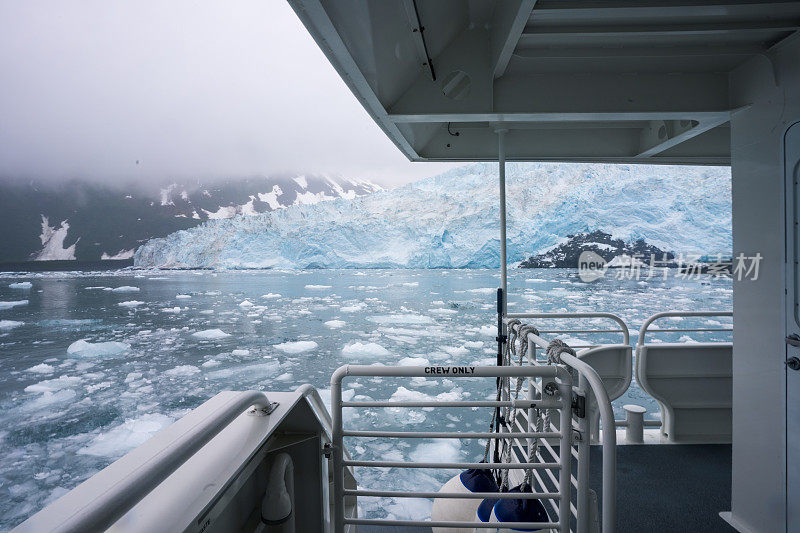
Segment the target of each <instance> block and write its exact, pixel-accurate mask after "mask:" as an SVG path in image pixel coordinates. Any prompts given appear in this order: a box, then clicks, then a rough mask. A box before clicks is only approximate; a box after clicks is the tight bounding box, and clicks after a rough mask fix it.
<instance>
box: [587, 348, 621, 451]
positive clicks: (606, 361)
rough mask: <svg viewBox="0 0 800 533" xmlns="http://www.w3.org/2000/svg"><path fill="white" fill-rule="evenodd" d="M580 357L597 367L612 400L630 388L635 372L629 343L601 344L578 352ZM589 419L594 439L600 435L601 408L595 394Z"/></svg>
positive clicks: (591, 400)
mask: <svg viewBox="0 0 800 533" xmlns="http://www.w3.org/2000/svg"><path fill="white" fill-rule="evenodd" d="M578 358H579V359H581V360H582V361H585V362H586V363H588V364H589V365H591V366H592V368H594V369H595V371H596V372H597V374H598V375H599V376H600V379H601V380H602V382H603V386H604V387H605V389H606V392H607V393H608V398H609V400H611V401H614V400H616V399H617V398H619V397H620V396H622V395H623V394H625V391H626V390H628V387H629V386H630V384H631V375H632V373H633V371H632V367H633V348H631V346H630V345H629V344H601V345H599V346H594V347H591V348H587V349H584V350H580V351H579V352H578ZM587 407H588V411H589V421H590V427H591V432H592V438H593V440H595V441H596V440H597V439H598V438H599V436H600V410H599V409H598V406H597V400H596V399H595V397H594V395H593V394H589V398H588V406H587Z"/></svg>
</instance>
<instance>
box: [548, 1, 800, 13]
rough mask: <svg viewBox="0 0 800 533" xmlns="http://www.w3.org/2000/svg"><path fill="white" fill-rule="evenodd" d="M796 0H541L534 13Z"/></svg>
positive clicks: (712, 6) (725, 6) (715, 6)
mask: <svg viewBox="0 0 800 533" xmlns="http://www.w3.org/2000/svg"><path fill="white" fill-rule="evenodd" d="M796 1H797V0H605V1H603V2H598V1H597V0H550V1H543V2H541V4H543V5H542V7H539V8H537V9H536V14H537V16H538V14H539V13H548V12H562V13H564V12H574V11H577V10H592V11H594V12H600V11H606V10H612V9H624V10H630V9H664V8H668V9H679V10H686V9H693V8H700V9H708V10H709V11H712V10H713V12H716V13H719V11H720V9H726V10H729V9H738V8H742V7H748V6H758V7H759V8H760V9H764V8H765V6H770V5H776V6H780V5H787V4H794V3H795V2H796Z"/></svg>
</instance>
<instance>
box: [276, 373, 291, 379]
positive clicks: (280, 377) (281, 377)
mask: <svg viewBox="0 0 800 533" xmlns="http://www.w3.org/2000/svg"><path fill="white" fill-rule="evenodd" d="M293 377H294V376H292V373H291V372H285V373H283V374H281V375H280V376H278V377H277V378H275V379H276V380H278V381H290V380H291V379H292V378H293Z"/></svg>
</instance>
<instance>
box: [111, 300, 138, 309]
mask: <svg viewBox="0 0 800 533" xmlns="http://www.w3.org/2000/svg"><path fill="white" fill-rule="evenodd" d="M143 303H144V302H140V301H139V300H128V301H127V302H120V303H118V304H117V305H118V306H120V307H136V306H137V305H142V304H143Z"/></svg>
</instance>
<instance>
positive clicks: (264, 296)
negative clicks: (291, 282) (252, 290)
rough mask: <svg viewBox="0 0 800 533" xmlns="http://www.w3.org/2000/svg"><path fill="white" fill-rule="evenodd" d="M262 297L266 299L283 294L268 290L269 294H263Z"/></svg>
mask: <svg viewBox="0 0 800 533" xmlns="http://www.w3.org/2000/svg"><path fill="white" fill-rule="evenodd" d="M261 297H262V298H264V299H265V300H271V299H273V298H280V297H281V295H280V294H276V293H274V292H268V293H267V294H262V295H261Z"/></svg>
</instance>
